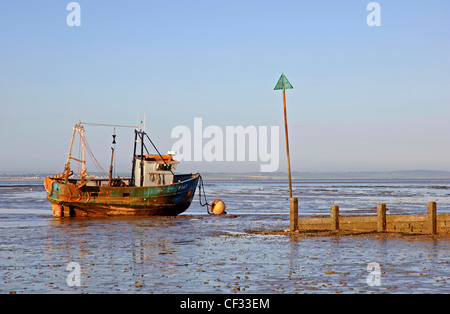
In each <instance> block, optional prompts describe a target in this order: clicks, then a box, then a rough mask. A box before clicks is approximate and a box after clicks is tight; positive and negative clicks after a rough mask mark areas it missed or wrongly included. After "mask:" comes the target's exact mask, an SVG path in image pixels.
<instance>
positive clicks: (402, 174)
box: [0, 170, 450, 182]
mask: <svg viewBox="0 0 450 314" xmlns="http://www.w3.org/2000/svg"><path fill="white" fill-rule="evenodd" d="M49 175H50V174H1V175H0V181H18V182H20V181H22V182H27V181H43V180H44V178H45V177H46V176H49ZM93 175H96V174H95V173H93ZM116 175H119V176H121V177H124V176H126V175H125V174H121V173H118V174H116ZM201 175H202V177H203V178H204V179H205V180H287V173H284V172H273V173H261V172H251V173H225V172H217V173H213V172H202V173H201ZM292 178H293V180H336V179H338V180H355V179H361V180H371V179H372V180H402V179H403V180H407V179H410V180H420V179H422V180H425V179H428V180H433V179H449V180H450V171H435V170H404V171H348V172H297V171H294V172H293V173H292Z"/></svg>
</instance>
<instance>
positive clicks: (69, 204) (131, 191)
mask: <svg viewBox="0 0 450 314" xmlns="http://www.w3.org/2000/svg"><path fill="white" fill-rule="evenodd" d="M84 125H103V126H105V125H106V126H113V127H114V134H113V144H114V147H115V136H116V135H115V128H116V127H133V128H135V129H134V152H133V159H132V170H131V176H130V177H124V178H121V177H118V176H117V177H113V160H114V147H111V150H112V152H111V164H110V169H109V176H108V177H105V176H103V177H98V176H89V175H88V174H87V171H86V151H87V152H88V153H89V154H90V155H91V157H92V158H93V160H94V161H95V162H97V161H96V159H95V157H94V156H93V154H92V151H91V149H90V147H89V145H88V143H87V141H86V137H85V129H84ZM76 134H79V136H80V139H81V141H80V145H81V149H80V150H81V154H80V155H81V157H79V158H75V157H73V156H72V148H73V144H74V139H75V137H76ZM144 140H147V142H150V143H151V145H152V146H153V147H154V149H155V150H156V152H157V153H156V154H150V153H149V151H148V149H147V146H146V145H145V141H144ZM139 148H140V149H139ZM144 149H145V152H144ZM139 151H140V152H139ZM174 155H175V152H170V151H169V152H168V154H167V155H161V154H160V153H159V151H158V149H157V148H156V146H155V145H154V144H153V142H152V140H151V139H150V137H149V136H148V134H147V133H146V132H145V131H143V130H142V129H141V124H140V125H139V126H124V125H109V124H96V123H86V122H79V123H77V124H76V125H75V127H74V129H73V135H72V140H71V142H70V148H69V154H68V156H67V161H66V163H65V167H64V172H62V173H60V174H57V175H54V176H49V177H46V178H45V180H44V186H45V189H46V191H47V199H48V200H49V201H50V202H51V203H52V213H53V216H55V217H99V216H120V215H122V216H124V215H125V216H152V215H164V216H175V215H178V214H181V213H183V212H184V211H185V210H186V209H187V208H188V207H189V206H190V204H191V202H192V199H193V197H194V195H195V190H196V188H197V184H198V182H199V178H201V176H200V174H198V173H195V174H175V173H174V171H175V168H176V166H177V164H178V163H179V162H178V161H176V160H174V158H173V157H174ZM71 161H77V162H79V163H80V164H81V174H80V175H77V176H76V177H75V176H74V175H73V173H74V172H73V170H71Z"/></svg>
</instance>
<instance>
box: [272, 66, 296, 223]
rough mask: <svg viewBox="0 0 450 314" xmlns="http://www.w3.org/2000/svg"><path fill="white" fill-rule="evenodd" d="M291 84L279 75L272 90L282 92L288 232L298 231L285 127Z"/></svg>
mask: <svg viewBox="0 0 450 314" xmlns="http://www.w3.org/2000/svg"><path fill="white" fill-rule="evenodd" d="M293 88H294V87H292V85H291V83H289V81H288V80H287V78H286V76H284V73H282V74H281V76H280V79H279V80H278V82H277V85H275V88H274V90H282V91H283V108H284V131H285V134H286V155H287V168H288V178H289V204H290V211H289V216H290V226H291V227H290V230H291V231H294V230H298V198H293V197H292V181H291V161H290V157H289V136H288V125H287V111H286V89H293Z"/></svg>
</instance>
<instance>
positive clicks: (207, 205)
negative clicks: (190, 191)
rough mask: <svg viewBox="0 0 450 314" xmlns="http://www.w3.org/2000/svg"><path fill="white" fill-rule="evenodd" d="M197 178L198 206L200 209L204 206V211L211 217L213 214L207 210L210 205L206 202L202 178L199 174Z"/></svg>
mask: <svg viewBox="0 0 450 314" xmlns="http://www.w3.org/2000/svg"><path fill="white" fill-rule="evenodd" d="M198 176H199V178H200V180H199V187H198V199H199V201H200V206H202V207H203V206H206V211H207V212H208V214H210V215H212V214H213V213H212V212H211V211H210V209H209V208H210V205H211V204H209V203H208V201H207V200H206V193H205V185H204V183H203V178H202V176H201V175H200V174H199V175H198ZM202 190H203V198H204V199H205V203H204V204H202Z"/></svg>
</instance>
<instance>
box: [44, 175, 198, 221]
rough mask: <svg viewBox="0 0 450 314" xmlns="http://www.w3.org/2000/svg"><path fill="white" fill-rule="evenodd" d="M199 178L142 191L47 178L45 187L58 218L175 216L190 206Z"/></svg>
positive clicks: (179, 178) (185, 178) (187, 177)
mask: <svg viewBox="0 0 450 314" xmlns="http://www.w3.org/2000/svg"><path fill="white" fill-rule="evenodd" d="M199 177H200V175H199V174H191V175H177V176H176V177H175V178H176V180H175V181H174V182H176V183H173V184H168V185H157V186H142V187H141V186H111V185H106V186H102V183H101V182H100V181H101V180H97V182H96V183H95V181H94V182H91V184H86V185H84V186H80V185H77V184H76V183H77V182H76V181H75V180H74V181H72V180H69V181H68V182H66V181H64V180H63V179H62V178H55V177H47V178H45V180H44V186H45V189H46V190H47V199H48V200H49V201H50V202H51V203H52V212H53V216H55V217H105V216H154V215H163V216H176V215H179V214H181V213H183V212H184V211H185V210H186V209H188V207H189V206H190V205H191V202H192V199H193V197H194V195H195V190H196V188H197V184H198V180H199ZM71 181H72V182H71ZM92 183H94V184H92Z"/></svg>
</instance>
